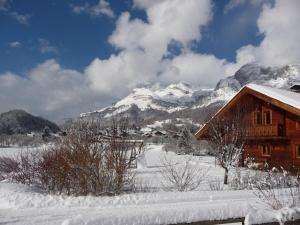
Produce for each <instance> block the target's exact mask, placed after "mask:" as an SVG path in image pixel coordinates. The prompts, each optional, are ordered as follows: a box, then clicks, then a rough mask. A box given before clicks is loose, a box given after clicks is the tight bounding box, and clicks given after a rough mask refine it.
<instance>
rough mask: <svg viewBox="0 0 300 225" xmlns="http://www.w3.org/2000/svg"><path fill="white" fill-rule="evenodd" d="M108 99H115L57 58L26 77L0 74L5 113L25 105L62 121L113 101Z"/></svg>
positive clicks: (0, 100)
mask: <svg viewBox="0 0 300 225" xmlns="http://www.w3.org/2000/svg"><path fill="white" fill-rule="evenodd" d="M108 99H109V100H110V101H111V99H112V97H111V96H109V97H108V96H105V94H103V93H100V92H99V93H97V92H94V91H93V90H92V89H91V88H90V87H89V84H88V82H87V80H86V77H85V75H84V74H82V73H80V72H78V71H75V70H70V69H65V68H62V67H61V66H60V65H59V64H58V63H57V62H56V61H55V60H53V59H51V60H47V61H45V62H44V63H42V64H40V65H38V66H36V67H35V68H33V69H32V70H31V71H29V73H28V74H27V75H26V76H25V77H21V76H20V75H17V74H12V73H5V74H1V75H0V111H1V112H3V111H7V110H10V109H14V108H22V109H26V110H28V111H29V112H32V113H35V114H37V115H42V116H45V117H47V118H50V119H54V120H61V119H63V118H66V117H70V116H78V113H80V112H83V111H86V110H91V109H95V108H97V107H100V106H101V107H102V106H104V105H106V104H108V103H109V102H108ZM99 103H100V104H99ZM101 103H102V104H101Z"/></svg>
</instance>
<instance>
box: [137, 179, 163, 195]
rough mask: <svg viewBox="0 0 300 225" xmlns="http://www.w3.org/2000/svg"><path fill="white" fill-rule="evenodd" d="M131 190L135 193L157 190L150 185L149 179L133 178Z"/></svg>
mask: <svg viewBox="0 0 300 225" xmlns="http://www.w3.org/2000/svg"><path fill="white" fill-rule="evenodd" d="M132 191H133V192H135V193H141V192H142V193H150V192H156V191H158V188H156V187H152V186H151V184H150V182H149V181H145V180H135V182H134V183H133V187H132Z"/></svg>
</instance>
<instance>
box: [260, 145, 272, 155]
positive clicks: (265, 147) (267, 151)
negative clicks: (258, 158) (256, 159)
mask: <svg viewBox="0 0 300 225" xmlns="http://www.w3.org/2000/svg"><path fill="white" fill-rule="evenodd" d="M261 150H262V155H263V156H270V155H271V147H270V145H262V146H261Z"/></svg>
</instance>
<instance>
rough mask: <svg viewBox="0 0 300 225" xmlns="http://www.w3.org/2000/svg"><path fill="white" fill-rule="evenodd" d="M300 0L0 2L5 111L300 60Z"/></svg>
mask: <svg viewBox="0 0 300 225" xmlns="http://www.w3.org/2000/svg"><path fill="white" fill-rule="evenodd" d="M299 11H300V1H299V0H288V1H287V0H122V1H120V0H68V1H67V0H43V1H41V0H26V1H22V0H0V112H3V111H7V110H10V109H15V108H21V109H25V110H27V111H29V112H31V113H34V114H37V115H41V116H44V117H47V118H50V119H53V120H56V121H60V120H62V119H63V118H67V117H74V116H78V115H79V113H81V112H86V111H91V110H96V109H99V108H102V107H104V106H107V105H110V104H112V103H114V102H115V101H116V100H118V99H121V98H123V97H125V96H126V95H128V94H129V93H130V92H131V91H132V89H133V88H135V87H137V86H140V85H145V84H147V85H149V84H156V83H159V84H161V85H168V84H170V83H177V82H186V83H189V84H192V86H195V87H203V88H207V87H209V88H214V87H215V85H216V83H217V82H218V81H219V80H220V79H222V78H225V77H226V76H230V75H233V74H234V73H235V72H236V71H237V70H238V69H239V68H240V67H241V66H243V65H244V64H247V63H253V62H256V63H258V64H261V65H263V66H284V65H286V64H295V63H297V64H299V62H300V48H299V40H300V29H299V23H300V14H299Z"/></svg>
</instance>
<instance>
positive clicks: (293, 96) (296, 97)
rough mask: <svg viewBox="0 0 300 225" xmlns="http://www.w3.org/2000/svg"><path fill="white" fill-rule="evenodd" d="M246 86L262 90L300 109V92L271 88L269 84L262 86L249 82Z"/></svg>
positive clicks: (261, 91) (258, 90)
mask: <svg viewBox="0 0 300 225" xmlns="http://www.w3.org/2000/svg"><path fill="white" fill-rule="evenodd" d="M246 87H248V88H250V89H252V90H254V91H257V92H260V93H262V94H264V95H266V96H268V97H271V98H274V99H276V100H278V101H281V102H283V103H285V104H288V105H290V106H293V107H295V108H297V109H300V94H299V93H295V92H292V91H287V90H283V89H278V88H271V87H267V86H262V85H258V84H248V85H246Z"/></svg>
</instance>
